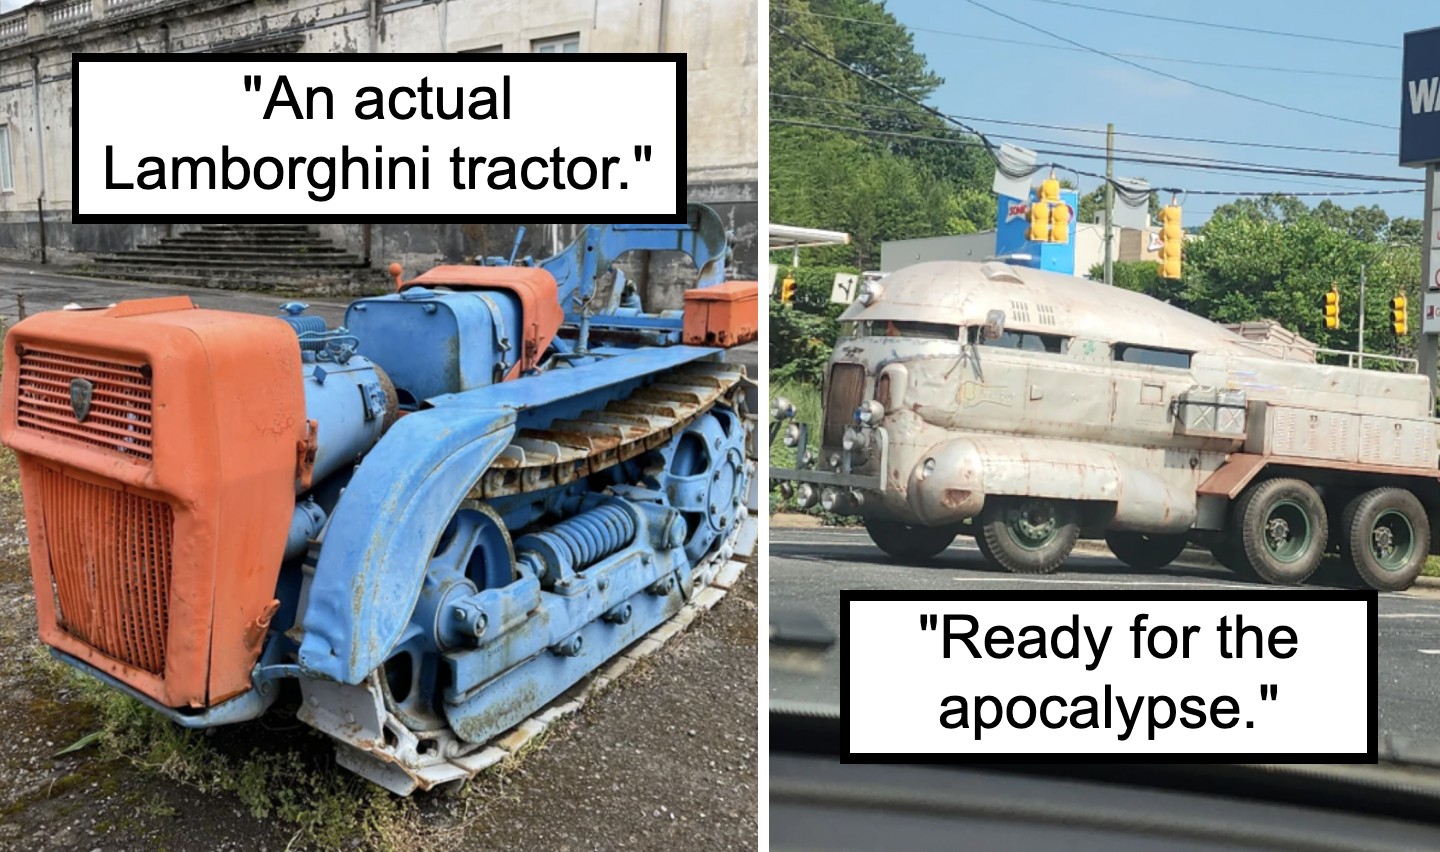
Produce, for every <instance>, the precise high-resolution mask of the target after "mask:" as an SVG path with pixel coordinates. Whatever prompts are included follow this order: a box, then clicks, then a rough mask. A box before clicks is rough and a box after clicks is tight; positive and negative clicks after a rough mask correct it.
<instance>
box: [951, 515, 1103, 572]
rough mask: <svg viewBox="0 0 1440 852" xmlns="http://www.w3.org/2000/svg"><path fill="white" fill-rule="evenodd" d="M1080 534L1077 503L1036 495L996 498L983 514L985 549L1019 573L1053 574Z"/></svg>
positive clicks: (1004, 564) (985, 551)
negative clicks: (1005, 498) (1043, 498)
mask: <svg viewBox="0 0 1440 852" xmlns="http://www.w3.org/2000/svg"><path fill="white" fill-rule="evenodd" d="M1079 538H1080V518H1079V513H1078V512H1076V510H1075V506H1073V505H1072V504H1070V503H1066V502H1063V501H1059V500H1042V499H1039V498H1034V497H1022V498H1019V499H1009V500H996V501H994V503H993V504H989V503H987V504H986V507H985V511H984V513H983V514H982V515H981V518H980V534H979V535H977V536H976V537H975V539H976V541H977V542H978V541H981V540H982V539H983V540H984V546H983V547H982V548H981V551H980V552H981V553H983V554H985V556H986V558H988V559H989V560H990V561H992V562H994V563H995V564H996V565H999V566H1000V567H1002V568H1004V569H1005V570H1007V571H1010V572H1012V573H1015V574H1050V573H1053V572H1054V571H1055V569H1057V568H1059V567H1060V564H1061V563H1062V562H1064V561H1065V558H1066V557H1067V556H1069V555H1070V551H1071V550H1073V549H1074V548H1075V542H1076V540H1078V539H1079Z"/></svg>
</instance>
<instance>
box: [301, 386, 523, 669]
mask: <svg viewBox="0 0 1440 852" xmlns="http://www.w3.org/2000/svg"><path fill="white" fill-rule="evenodd" d="M527 383H528V382H517V383H515V384H516V385H523V384H527ZM514 433H515V427H514V416H513V414H512V413H510V412H507V411H500V410H486V409H483V408H478V407H476V408H470V407H466V408H463V409H462V408H458V407H455V408H447V409H435V410H429V411H421V412H417V413H415V414H410V415H407V416H405V417H402V418H401V419H400V420H399V421H398V422H397V423H396V424H395V425H394V426H392V427H391V428H390V431H389V432H388V433H386V435H385V437H384V438H382V439H381V441H380V443H379V444H376V445H375V448H374V449H373V450H371V451H370V454H369V455H367V456H366V457H365V461H364V462H363V463H362V464H361V465H360V467H359V468H358V469H357V470H356V471H355V476H354V478H353V479H352V480H351V481H350V487H349V488H347V489H346V490H345V493H344V494H343V495H341V497H340V502H339V503H338V504H337V505H336V507H335V511H334V512H333V513H332V514H331V516H330V525H329V527H328V528H327V530H326V533H325V543H324V545H323V546H322V548H321V552H320V559H319V564H318V565H317V566H316V570H315V577H314V579H313V580H312V582H311V586H310V591H309V595H308V599H307V605H306V609H305V612H304V613H302V616H301V617H302V619H303V623H302V626H303V628H304V633H305V638H304V640H303V641H302V643H301V646H300V665H301V666H302V667H303V668H304V670H305V672H306V673H307V674H309V675H312V676H319V677H324V678H329V679H331V680H335V681H339V682H341V683H348V684H358V683H360V681H362V680H363V679H364V678H365V676H366V675H368V674H369V673H370V672H371V671H373V670H374V669H375V667H376V666H378V665H380V664H381V663H382V662H384V660H385V658H386V657H387V656H389V654H390V651H391V649H392V648H393V647H394V646H395V644H396V643H397V642H398V641H399V640H400V638H401V636H402V634H403V633H404V630H405V626H406V624H407V622H408V621H409V619H410V614H411V613H412V612H413V611H414V609H415V602H416V600H417V599H418V598H419V595H420V587H421V583H422V582H423V580H424V578H425V569H426V565H427V563H428V562H429V560H430V555H431V554H430V546H431V544H430V543H433V542H435V541H438V540H439V538H440V533H441V531H442V530H443V529H444V528H445V526H446V524H448V523H449V521H450V518H451V516H453V515H454V514H455V511H456V509H458V508H459V506H460V502H461V500H463V499H464V497H465V494H466V493H467V492H468V491H469V489H470V487H471V486H472V485H473V484H474V483H475V481H476V479H478V478H479V476H480V474H481V473H482V472H483V471H484V470H485V469H486V468H488V467H489V466H490V464H491V462H492V461H494V459H495V457H496V456H497V455H498V454H499V453H500V450H501V449H503V448H504V447H505V445H506V444H508V443H509V442H510V439H511V437H512V436H513V435H514Z"/></svg>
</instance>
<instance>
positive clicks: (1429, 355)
mask: <svg viewBox="0 0 1440 852" xmlns="http://www.w3.org/2000/svg"><path fill="white" fill-rule="evenodd" d="M1435 204H1436V198H1435V164H1434V163H1431V164H1429V165H1428V166H1426V167H1425V242H1424V243H1422V244H1421V246H1422V247H1421V249H1420V251H1421V255H1420V269H1421V271H1422V273H1423V274H1424V276H1425V280H1424V281H1422V282H1421V284H1420V311H1421V313H1420V339H1419V341H1418V343H1419V350H1420V351H1419V352H1418V353H1417V354H1418V355H1419V356H1420V375H1422V376H1424V377H1425V378H1427V379H1429V380H1430V405H1431V410H1434V405H1435V362H1436V360H1437V358H1436V354H1437V353H1436V349H1437V347H1436V342H1437V341H1436V336H1435V335H1434V334H1432V333H1430V332H1429V331H1427V330H1426V329H1425V313H1424V312H1425V305H1426V303H1427V302H1431V301H1432V300H1433V298H1434V297H1433V295H1432V294H1431V292H1430V291H1431V290H1432V289H1434V287H1435V280H1436V277H1437V276H1440V269H1436V268H1435V266H1436V264H1435V261H1436V255H1437V254H1440V252H1437V251H1436V248H1437V247H1440V246H1437V245H1436V244H1437V242H1440V240H1437V239H1436V237H1435V225H1436V222H1435ZM1427 249H1428V250H1427Z"/></svg>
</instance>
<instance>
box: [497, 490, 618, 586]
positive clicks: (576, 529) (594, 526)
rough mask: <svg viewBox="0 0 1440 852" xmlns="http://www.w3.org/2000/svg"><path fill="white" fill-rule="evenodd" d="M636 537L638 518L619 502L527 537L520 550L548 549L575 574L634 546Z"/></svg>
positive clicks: (598, 507)
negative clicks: (625, 548)
mask: <svg viewBox="0 0 1440 852" xmlns="http://www.w3.org/2000/svg"><path fill="white" fill-rule="evenodd" d="M635 534H636V527H635V517H634V516H633V515H631V514H630V510H629V509H628V508H626V507H625V506H624V505H623V504H622V503H620V502H619V501H618V500H617V501H614V502H610V503H605V504H603V505H601V506H597V507H596V508H594V509H591V510H589V511H587V512H583V513H581V514H579V515H576V516H574V517H572V518H566V519H565V520H563V521H561V522H560V523H558V524H556V525H555V526H553V527H551V528H550V529H548V530H545V531H543V532H538V533H532V534H531V535H527V536H525V538H523V539H521V540H520V541H519V542H516V549H517V550H520V549H540V548H538V547H535V546H534V545H536V544H544V545H548V546H549V549H550V550H552V551H553V552H554V553H555V554H556V555H557V556H560V557H561V558H562V559H565V558H568V560H569V563H570V568H571V570H572V571H579V570H581V569H582V568H584V567H586V566H588V565H592V564H594V563H596V562H598V561H600V560H601V559H604V558H605V557H607V556H609V555H610V554H612V553H614V552H615V551H617V550H620V549H621V548H623V547H625V546H626V545H628V544H630V542H632V541H634V540H635ZM526 539H532V540H534V541H533V543H532V542H529V541H526ZM527 545H529V546H528V547H527Z"/></svg>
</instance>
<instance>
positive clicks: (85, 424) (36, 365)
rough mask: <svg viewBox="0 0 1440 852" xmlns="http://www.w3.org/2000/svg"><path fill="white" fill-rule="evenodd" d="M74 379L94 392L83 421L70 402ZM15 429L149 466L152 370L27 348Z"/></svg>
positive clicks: (141, 366)
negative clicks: (41, 433)
mask: <svg viewBox="0 0 1440 852" xmlns="http://www.w3.org/2000/svg"><path fill="white" fill-rule="evenodd" d="M76 379H84V380H85V381H87V382H89V384H90V386H91V388H92V390H91V396H90V410H89V412H87V413H86V416H85V417H84V419H81V418H79V417H77V416H76V413H75V406H74V405H73V404H72V402H71V385H72V383H74V382H75V380H76ZM16 425H18V426H19V427H20V428H23V429H31V430H34V431H37V432H44V433H46V434H47V435H56V436H60V437H64V438H68V439H70V440H74V441H79V442H81V443H84V444H88V445H90V446H92V447H101V448H103V449H106V450H111V451H113V452H116V453H120V454H122V455H125V456H128V457H130V458H132V459H134V460H135V461H149V460H150V457H151V436H150V368H149V367H148V366H146V365H143V364H123V363H119V362H116V361H101V360H98V359H95V358H86V357H82V356H79V355H71V354H67V353H64V352H54V351H49V350H45V349H34V348H31V347H28V346H27V347H26V348H25V349H24V350H23V351H22V352H21V353H20V377H19V405H18V406H17V409H16Z"/></svg>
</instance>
